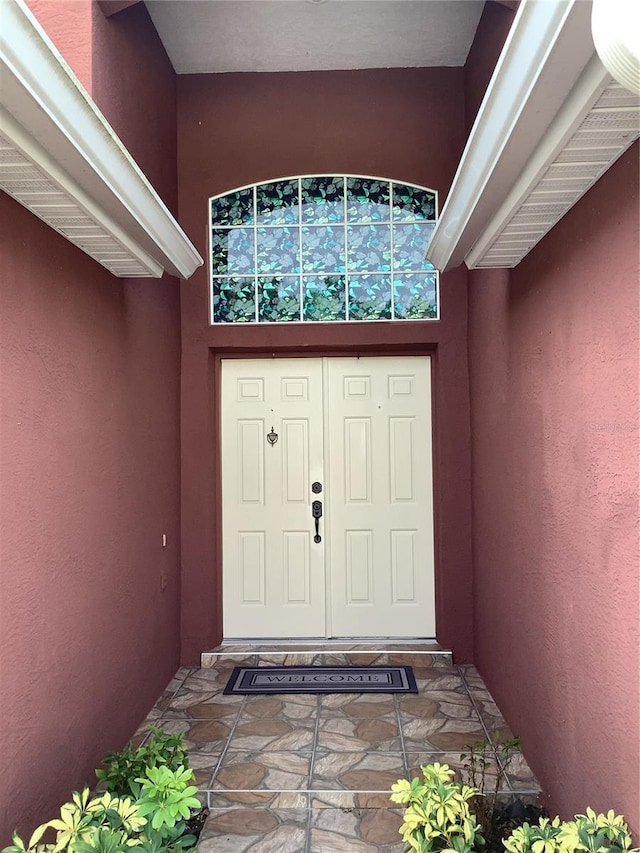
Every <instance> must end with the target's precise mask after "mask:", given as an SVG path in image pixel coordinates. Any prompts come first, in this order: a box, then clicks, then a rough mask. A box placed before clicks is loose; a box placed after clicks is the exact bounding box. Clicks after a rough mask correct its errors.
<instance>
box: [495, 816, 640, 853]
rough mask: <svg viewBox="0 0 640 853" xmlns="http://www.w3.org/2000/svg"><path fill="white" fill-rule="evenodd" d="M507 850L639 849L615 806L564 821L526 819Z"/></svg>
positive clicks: (609, 852)
mask: <svg viewBox="0 0 640 853" xmlns="http://www.w3.org/2000/svg"><path fill="white" fill-rule="evenodd" d="M502 843H503V844H504V847H505V849H506V850H507V851H508V853H574V852H575V853H577V851H581V853H639V849H638V848H634V849H632V847H631V844H632V838H631V833H630V832H629V827H628V826H627V824H626V823H625V821H624V817H623V816H622V815H616V814H615V813H614V812H613V811H612V810H611V811H609V812H607V814H606V815H605V814H596V813H595V812H594V810H593V809H590V808H588V809H587V813H586V814H580V815H576V816H575V818H574V820H568V821H564V822H561V821H560V818H559V817H556V818H554V819H553V820H552V821H550V820H549V819H548V818H541V819H540V821H539V822H538V823H537V824H533V825H530V824H528V823H523V824H522V826H519V827H517V828H516V829H514V830H513V832H512V833H511V835H510V836H509V837H508V838H506V839H505V840H504V841H503V842H502Z"/></svg>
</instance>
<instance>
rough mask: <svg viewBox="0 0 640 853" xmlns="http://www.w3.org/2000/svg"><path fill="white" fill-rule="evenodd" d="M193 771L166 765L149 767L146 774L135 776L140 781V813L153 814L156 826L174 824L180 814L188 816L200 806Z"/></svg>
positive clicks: (152, 818)
mask: <svg viewBox="0 0 640 853" xmlns="http://www.w3.org/2000/svg"><path fill="white" fill-rule="evenodd" d="M192 779H193V771H192V770H189V769H188V768H187V767H178V768H177V769H176V770H172V769H171V768H170V767H167V766H166V765H161V766H159V767H147V769H146V772H145V775H144V776H141V777H139V778H138V779H136V782H139V783H140V784H141V786H142V787H141V790H140V800H139V803H138V808H139V810H140V814H143V815H149V816H150V817H151V826H152V827H153V829H157V830H159V829H161V828H162V827H164V826H167V827H170V828H173V827H175V826H176V823H177V822H178V821H179V820H180V818H185V819H186V818H188V817H189V815H190V814H191V809H198V808H200V801H199V800H197V799H196V798H195V797H194V794H195V793H196V792H197V790H198V789H197V788H196V786H195V785H189V784H188V783H189V782H190V781H191V780H192Z"/></svg>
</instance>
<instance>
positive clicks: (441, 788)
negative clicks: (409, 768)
mask: <svg viewBox="0 0 640 853" xmlns="http://www.w3.org/2000/svg"><path fill="white" fill-rule="evenodd" d="M422 776H423V778H422V779H419V778H415V779H412V780H411V781H410V782H409V781H407V780H406V779H399V780H398V782H396V784H395V785H392V786H391V790H392V791H393V793H392V794H391V800H392V801H393V802H394V803H403V804H406V808H405V811H404V822H403V824H402V826H401V827H400V830H399V831H400V834H401V835H402V839H403V841H404V842H405V843H406V844H408V845H409V847H410V849H411V850H415V851H416V853H431V851H438V850H447V851H448V850H451V851H455V853H471V851H472V850H473V849H474V848H475V847H476V846H477V845H482V844H484V838H483V837H482V832H481V829H480V827H479V826H478V824H477V822H476V818H475V815H474V814H472V813H471V811H470V809H469V800H471V799H472V798H473V797H475V796H476V795H477V794H478V791H477V790H476V789H475V788H470V787H469V786H468V785H462V784H460V783H459V782H453V781H452V779H453V776H454V772H453V770H451V769H450V768H449V766H448V765H447V764H438V763H436V764H428V765H426V766H424V767H422Z"/></svg>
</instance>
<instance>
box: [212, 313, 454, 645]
mask: <svg viewBox="0 0 640 853" xmlns="http://www.w3.org/2000/svg"><path fill="white" fill-rule="evenodd" d="M322 325H323V326H328V325H329V324H322ZM339 325H340V326H342V328H343V329H344V326H345V324H335V325H333V328H334V329H335V328H336V327H337V326H339ZM363 325H364V324H363ZM366 325H371V326H373V327H374V328H375V329H376V331H378V334H377V335H376V338H377V340H378V341H379V340H380V338H381V337H383V335H382V334H380V332H382V331H383V329H384V327H385V326H386V327H387V328H389V326H388V325H387V324H384V325H383V324H382V323H375V324H366ZM392 325H393V326H395V327H396V328H397V327H398V326H399V325H403V326H405V325H411V321H405V323H402V324H401V323H393V324H392ZM416 325H418V324H416ZM420 325H422V324H420ZM281 328H282V327H280V328H279V329H278V330H277V331H281ZM225 331H226V330H225ZM274 337H275V336H274ZM278 337H279V336H278ZM360 355H361V356H362V357H363V358H364V357H376V356H378V357H385V356H387V357H393V356H398V357H399V356H408V357H409V356H429V357H430V366H431V437H432V477H433V481H432V488H433V549H434V590H435V593H434V594H435V620H436V635H437V632H438V624H439V621H440V610H441V606H440V597H439V588H440V566H441V561H440V542H439V540H440V537H439V529H440V525H439V501H438V500H437V495H438V494H439V489H438V486H439V454H438V433H437V416H436V406H437V376H438V370H437V360H438V347H437V345H435V344H422V345H421V344H413V345H409V346H407V345H406V344H403V343H394V342H390V343H389V344H386V345H385V344H383V343H374V344H370V345H364V346H363V345H358V344H356V345H352V346H349V345H347V346H345V345H333V346H332V345H329V346H318V347H313V348H310V349H304V350H301V349H300V348H292V347H291V346H290V345H289V346H287V345H285V344H280V343H278V344H274V345H273V346H270V347H268V348H267V347H265V346H264V345H257V346H255V347H250V346H242V347H235V346H233V345H232V346H220V347H210V348H209V379H210V385H209V387H210V406H209V412H211V417H212V420H213V422H212V424H211V427H212V429H211V434H212V435H213V440H214V448H215V453H214V459H213V471H212V482H213V489H211V491H210V493H209V494H210V498H209V501H208V502H209V509H210V511H211V515H210V516H209V517H210V518H211V521H212V524H211V531H212V532H211V535H212V537H213V544H214V554H215V557H214V566H213V569H214V573H215V579H216V590H217V593H218V594H217V596H216V597H217V602H216V604H217V607H218V608H219V611H218V620H219V623H218V624H220V625H221V626H222V625H223V619H222V608H223V604H224V595H223V589H222V582H223V581H222V566H223V558H222V550H223V549H222V534H223V528H222V500H223V495H222V407H221V386H222V360H223V359H260V358H268V359H276V358H339V357H345V358H350V357H351V358H352V357H354V356H360ZM222 639H223V640H224V639H225V638H224V637H223V638H222Z"/></svg>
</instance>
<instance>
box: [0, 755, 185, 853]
mask: <svg viewBox="0 0 640 853" xmlns="http://www.w3.org/2000/svg"><path fill="white" fill-rule="evenodd" d="M192 779H193V771H191V770H189V769H188V768H185V767H178V768H176V769H175V770H172V769H170V768H169V767H167V766H166V765H160V766H159V767H149V768H147V769H146V773H145V777H144V778H141V779H140V780H139V785H140V788H141V796H140V798H138V799H136V798H131V797H129V796H114V795H113V794H112V793H110V792H108V791H107V792H105V793H102V794H99V795H94V796H93V797H92V796H91V794H90V792H89V789H88V788H85V789H84V790H83V791H82V793H81V794H80V793H78V792H77V791H74V793H73V794H72V798H71V802H69V803H65V804H64V805H63V806H62V808H61V809H60V817H59V818H54V819H53V820H50V821H47V822H46V823H43V824H42V825H41V826H39V827H38V828H37V829H36V830H35V832H34V833H33V834H32V836H31V838H30V839H29V843H28V844H25V842H24V841H23V840H22V838H21V837H20V836H19V835H18V834H17V833H14V834H13V844H11V845H10V846H9V847H5V848H4V850H2V853H184V851H187V850H190V849H191V848H193V847H194V846H195V843H196V838H195V836H194V835H188V834H186V824H185V819H186V818H188V817H189V815H190V813H191V809H198V808H200V802H199V800H197V799H196V798H195V797H194V796H193V795H194V794H195V792H196V790H197V788H195V786H193V785H189V782H191V780H192ZM48 832H49V833H51V832H55V841H52V842H43V840H42V839H43V838H44V837H45V836H46V834H47V833H48Z"/></svg>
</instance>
